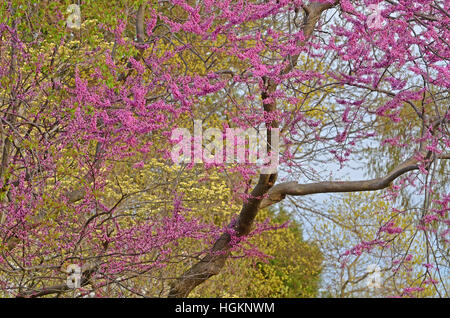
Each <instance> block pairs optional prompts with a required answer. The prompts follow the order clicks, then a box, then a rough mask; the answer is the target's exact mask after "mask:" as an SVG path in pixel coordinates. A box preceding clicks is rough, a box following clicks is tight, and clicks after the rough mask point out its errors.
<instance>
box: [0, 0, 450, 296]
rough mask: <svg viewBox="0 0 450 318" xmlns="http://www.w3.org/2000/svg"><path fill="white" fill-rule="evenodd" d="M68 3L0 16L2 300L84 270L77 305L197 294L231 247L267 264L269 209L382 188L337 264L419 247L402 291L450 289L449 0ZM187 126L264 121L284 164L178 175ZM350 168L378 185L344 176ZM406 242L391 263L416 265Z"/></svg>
mask: <svg viewBox="0 0 450 318" xmlns="http://www.w3.org/2000/svg"><path fill="white" fill-rule="evenodd" d="M74 4H75V5H76V6H70V5H72V2H70V1H63V0H61V1H39V2H37V1H34V2H33V1H22V0H10V1H3V2H2V3H1V5H0V13H1V14H0V137H1V138H0V147H1V150H0V154H1V162H0V242H1V245H0V290H1V291H2V292H3V293H4V295H9V296H18V297H40V296H47V295H56V296H73V295H75V294H74V293H73V292H74V289H73V288H71V285H70V284H67V280H66V279H67V276H68V274H67V271H66V268H67V267H69V265H71V264H75V265H78V266H79V268H80V270H79V272H78V274H79V277H78V286H76V287H77V289H75V291H77V292H78V293H79V295H82V294H83V293H84V292H86V291H87V290H92V291H93V292H94V294H96V295H97V296H123V295H138V296H148V295H149V292H148V290H147V291H146V290H145V288H144V289H143V288H141V287H142V286H141V285H140V284H143V283H142V279H143V277H146V278H145V279H146V280H147V282H146V284H149V285H156V284H158V283H161V284H163V285H165V286H166V287H167V288H166V289H167V292H166V293H163V294H160V295H159V296H162V295H164V296H169V297H186V296H188V295H189V294H190V293H191V291H192V290H193V289H194V288H195V287H197V286H198V285H200V284H202V283H204V282H206V281H207V280H208V279H209V278H211V277H212V276H214V275H216V274H218V273H219V272H221V271H222V270H223V268H224V267H225V266H226V261H227V260H228V259H230V256H233V255H234V254H235V253H243V255H245V257H253V256H261V255H260V254H259V253H258V249H257V247H251V246H250V245H249V244H248V242H249V239H250V238H251V237H252V236H255V235H258V234H259V233H261V232H262V231H271V230H275V227H276V226H272V227H271V226H270V225H268V224H266V223H263V224H256V225H255V222H254V221H255V218H256V216H257V215H258V212H259V211H260V210H261V209H264V208H267V207H269V206H272V205H275V204H278V203H280V202H284V204H285V205H286V206H288V207H289V206H291V207H295V204H297V207H298V205H300V207H298V208H300V209H301V208H302V206H301V201H300V200H301V198H303V197H304V196H308V195H313V194H330V193H342V192H364V191H373V193H374V195H376V198H377V199H379V200H383V201H384V202H386V205H384V207H386V206H388V208H387V209H384V210H383V213H385V214H389V216H390V217H389V218H388V220H384V219H383V220H384V221H382V222H380V223H379V224H378V226H376V227H373V228H370V229H369V228H367V231H368V232H369V234H368V235H365V236H364V238H362V237H360V238H361V239H360V240H359V241H355V242H354V245H353V246H351V247H350V248H349V249H347V250H346V251H343V252H342V255H340V257H339V261H340V262H341V266H343V267H344V268H345V266H350V265H351V262H352V260H353V259H354V258H358V257H360V256H361V255H366V254H370V253H373V252H374V251H389V250H390V249H391V250H392V249H394V247H395V246H396V245H395V243H396V240H399V239H400V238H401V239H402V240H406V241H407V242H411V244H415V243H417V242H422V243H423V248H422V249H416V250H415V251H416V252H417V253H421V254H422V256H423V257H424V259H425V260H426V261H425V262H424V263H423V264H416V265H415V266H416V267H417V268H416V269H415V271H416V272H418V273H419V274H418V276H417V281H418V284H417V282H415V283H414V284H412V285H414V286H412V285H411V286H409V287H407V289H405V290H395V289H393V294H392V295H391V296H405V295H406V296H407V295H413V294H414V292H420V291H421V290H423V289H424V287H425V286H432V288H433V290H434V291H435V295H440V296H448V290H447V288H448V281H446V277H448V243H449V239H448V234H449V229H448V225H449V220H448V209H449V207H448V206H449V201H450V195H449V193H448V190H449V183H448V167H449V166H448V161H446V160H447V159H449V158H450V154H449V151H448V149H449V146H450V139H449V130H448V121H449V119H450V111H449V96H448V88H449V86H450V73H449V72H450V70H449V63H448V60H449V57H450V50H449V42H450V36H449V35H450V31H449V29H448V25H449V20H450V18H449V15H448V12H449V11H450V10H449V9H450V8H449V3H448V2H447V1H440V0H435V1H431V0H424V1H409V0H401V1H398V0H395V1H391V0H389V1H388V0H386V1H377V0H356V1H353V0H352V1H350V0H341V1H336V0H323V1H302V0H261V1H260V0H254V1H222V0H221V1H216V0H203V1H194V0H164V1H158V0H152V1H149V0H143V1H118V2H114V1H112V2H111V1H90V0H83V1H78V2H76V3H74ZM194 120H201V121H202V122H203V125H204V128H205V129H206V128H209V127H216V128H219V129H221V130H222V131H223V132H224V135H225V131H226V129H227V128H240V129H242V130H246V129H248V128H256V129H258V130H261V129H266V130H267V140H266V141H265V142H264V145H265V147H267V150H268V151H274V150H273V147H272V145H273V140H272V138H271V136H272V135H274V134H273V132H274V130H277V132H279V147H278V148H279V149H277V150H278V153H279V161H278V166H277V169H276V171H275V172H270V173H268V172H266V171H264V170H261V169H259V167H258V165H257V164H255V163H252V162H233V163H229V162H226V160H223V159H224V158H221V157H220V156H216V157H215V159H217V160H215V161H213V162H210V161H208V162H207V160H206V158H204V159H205V160H197V161H194V160H191V161H190V162H184V163H180V164H178V165H176V164H175V163H174V162H173V161H172V157H171V151H172V149H173V147H174V144H175V143H176V142H177V141H176V140H173V139H172V138H171V136H172V133H173V131H174V130H175V129H177V128H186V129H193V122H194ZM195 138H196V137H195V136H194V137H193V139H192V141H195V140H194V139H195ZM200 138H201V137H200ZM216 138H218V137H216ZM194 143H195V142H193V144H194ZM238 147H243V148H248V145H247V146H246V145H240V146H239V145H238ZM271 149H272V150H271ZM193 150H195V149H193ZM200 150H201V149H200ZM196 151H198V149H197V150H196ZM194 152H195V151H193V153H194ZM203 155H205V153H204V152H203ZM221 155H222V156H225V153H223V154H221ZM193 157H194V155H192V159H193ZM355 163H358V164H359V166H358V169H359V171H363V172H365V173H366V175H365V176H366V177H367V178H363V177H359V174H358V177H357V178H351V179H349V180H340V179H339V178H336V177H335V176H334V175H335V174H336V173H338V172H339V171H340V170H341V169H345V168H346V167H350V166H352V164H355ZM214 180H219V181H223V182H224V184H225V185H223V187H222V188H221V187H217V188H216V187H215V186H213V185H215V183H214V182H216V181H214ZM195 187H200V188H201V187H203V188H201V189H202V190H201V191H199V192H198V193H196V192H192V191H191V190H192V189H193V188H195ZM224 188H226V189H228V190H230V191H228V190H225V191H224ZM227 191H228V192H231V195H229V193H228V192H227ZM225 194H227V195H225ZM313 197H314V196H313ZM199 198H201V199H199ZM196 200H197V201H196ZM194 201H195V202H196V203H195V204H194V203H193V202H194ZM199 201H200V202H199ZM406 201H407V202H406ZM313 202H314V200H313ZM343 205H345V204H343ZM317 206H319V203H318V202H317ZM303 208H304V207H303ZM230 210H231V211H232V213H230V214H226V213H225V211H230ZM370 212H373V218H371V214H370ZM376 212H377V213H378V214H377V213H376ZM341 213H343V214H344V216H345V210H344V211H341ZM224 215H226V218H225V219H226V220H225V221H226V223H223V224H222V223H221V222H218V221H217V220H216V219H215V217H216V216H217V217H218V218H219V219H221V220H224ZM377 215H379V211H369V217H368V220H371V219H372V220H375V219H376V218H377ZM406 216H408V220H409V222H404V219H403V218H405V217H406ZM344 219H345V217H344ZM405 235H406V237H405ZM401 246H403V248H402V249H396V250H395V259H393V260H392V261H393V262H394V261H395V265H396V271H402V270H403V271H409V270H412V269H411V267H410V266H409V265H407V262H409V261H410V259H411V257H412V256H411V250H409V249H408V245H401ZM186 260H189V261H186ZM230 261H232V260H230ZM174 264H175V265H174ZM403 264H406V265H404V266H402V265H403ZM75 274H77V273H75ZM143 275H146V276H143ZM139 279H140V280H141V281H140V282H139Z"/></svg>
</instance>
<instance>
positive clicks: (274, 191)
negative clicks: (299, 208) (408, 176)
mask: <svg viewBox="0 0 450 318" xmlns="http://www.w3.org/2000/svg"><path fill="white" fill-rule="evenodd" d="M430 156H431V153H428V154H427V155H426V158H427V159H428V158H429V157H430ZM419 164H420V160H419V159H418V157H417V156H413V157H412V158H409V159H407V160H405V161H404V162H402V163H401V164H400V165H399V166H398V167H396V168H395V169H394V170H392V171H391V172H390V173H388V174H387V175H386V176H384V177H380V178H376V179H371V180H359V181H327V182H317V183H309V184H298V183H297V182H296V181H291V182H284V183H280V184H277V185H275V186H274V187H273V188H271V189H270V191H269V193H268V196H267V197H266V198H264V199H263V200H262V202H261V208H265V207H268V206H270V205H272V204H275V203H278V202H280V201H281V200H283V199H284V198H285V197H286V195H294V196H300V195H308V194H315V193H330V192H360V191H376V190H381V189H384V188H387V187H388V186H389V185H390V184H391V183H392V181H394V180H395V179H397V178H398V177H399V176H401V175H403V174H405V173H407V172H409V171H412V170H417V169H419Z"/></svg>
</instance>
